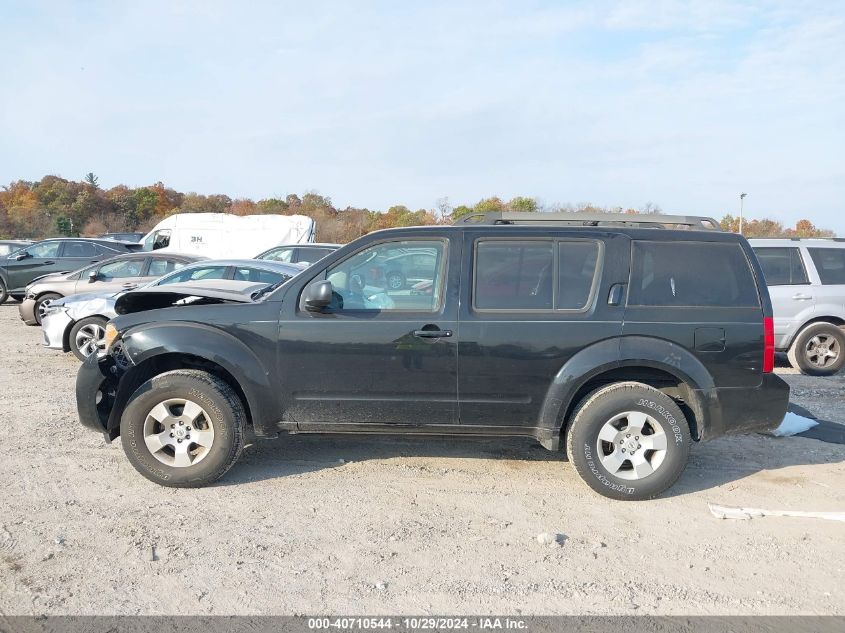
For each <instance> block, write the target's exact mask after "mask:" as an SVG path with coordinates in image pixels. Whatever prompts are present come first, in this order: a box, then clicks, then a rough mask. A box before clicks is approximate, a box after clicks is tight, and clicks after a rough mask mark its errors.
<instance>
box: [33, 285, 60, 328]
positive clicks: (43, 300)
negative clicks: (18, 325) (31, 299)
mask: <svg viewBox="0 0 845 633" xmlns="http://www.w3.org/2000/svg"><path fill="white" fill-rule="evenodd" d="M61 298H62V295H60V294H56V293H55V292H45V293H44V294H43V295H41V296H40V297H38V299H36V300H35V306H33V308H32V314H33V316H34V317H35V322H36V323H37V324H38V325H41V317H42V316H43V315H42V312H43V311H44V309H45V308H46V307H47V304H48V303H49V302H50V301H54V300H55V299H61Z"/></svg>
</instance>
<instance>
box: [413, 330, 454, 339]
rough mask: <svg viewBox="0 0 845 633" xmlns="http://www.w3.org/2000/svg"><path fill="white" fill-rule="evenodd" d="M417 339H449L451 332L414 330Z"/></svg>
mask: <svg viewBox="0 0 845 633" xmlns="http://www.w3.org/2000/svg"><path fill="white" fill-rule="evenodd" d="M414 336H416V337H417V338H449V337H450V336H452V330H414Z"/></svg>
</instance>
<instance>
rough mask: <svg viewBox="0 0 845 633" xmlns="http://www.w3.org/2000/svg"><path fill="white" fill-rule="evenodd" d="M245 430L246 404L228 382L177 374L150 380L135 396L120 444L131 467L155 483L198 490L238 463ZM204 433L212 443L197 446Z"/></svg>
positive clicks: (194, 373)
mask: <svg viewBox="0 0 845 633" xmlns="http://www.w3.org/2000/svg"><path fill="white" fill-rule="evenodd" d="M187 403H191V404H192V405H193V406H192V407H191V411H190V412H185V410H184V409H185V408H187ZM197 411H199V412H197ZM180 418H181V419H180ZM180 422H181V424H180ZM171 424H173V425H174V426H173V427H171V428H173V429H174V431H173V433H175V435H174V437H172V438H171V437H169V435H170V433H169V432H168V429H167V427H168V426H170V425H171ZM245 427H246V413H245V411H244V406H243V403H242V402H241V400H240V398H239V397H238V395H237V394H236V393H235V391H234V390H233V389H232V388H231V387H230V386H229V385H228V384H227V383H226V382H224V381H223V380H221V379H219V378H217V377H216V376H212V375H211V374H209V373H207V372H204V371H199V370H195V369H177V370H175V371H169V372H166V373H163V374H159V375H158V376H155V377H153V378H151V379H150V380H148V381H147V382H145V383H144V384H143V385H141V386H140V387H139V388H138V390H137V391H136V392H135V393H134V394H133V396H132V397H131V398H130V400H129V403H128V404H127V405H126V409H125V410H124V412H123V416H122V417H121V420H120V436H121V437H120V439H121V444H122V445H123V451H124V452H125V453H126V456H127V457H128V458H129V461H130V463H131V464H132V466H134V467H135V470H137V471H138V472H139V473H141V474H142V475H143V476H144V477H146V478H147V479H149V480H150V481H153V482H155V483H157V484H160V485H162V486H169V487H172V488H199V487H201V486H207V485H208V484H211V483H213V482H214V481H216V480H217V479H219V478H220V477H221V476H223V474H224V473H225V472H226V471H227V470H229V468H231V467H232V464H234V463H235V462H236V461H237V459H238V457H239V456H240V454H241V450H243V445H244V431H245ZM187 429H190V431H188V430H187ZM198 431H199V432H198ZM209 432H210V433H211V434H210V435H209ZM192 433H193V437H191V434H192ZM179 434H182V436H183V438H184V439H183V441H182V442H178V440H179V439H180V438H179V437H178V435H179ZM201 434H202V435H203V437H204V438H205V442H207V444H206V443H204V442H197V440H199V439H200V435H201ZM145 436H146V437H148V438H156V439H148V440H145ZM157 440H158V442H157V443H156V441H157ZM148 442H149V444H148ZM177 442H178V443H177ZM149 446H160V447H161V448H159V449H158V450H155V451H153V450H151V448H149ZM179 462H183V463H182V464H180V463H179Z"/></svg>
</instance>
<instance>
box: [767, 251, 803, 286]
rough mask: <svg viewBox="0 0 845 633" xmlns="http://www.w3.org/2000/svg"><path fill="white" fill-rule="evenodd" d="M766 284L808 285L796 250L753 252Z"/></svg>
mask: <svg viewBox="0 0 845 633" xmlns="http://www.w3.org/2000/svg"><path fill="white" fill-rule="evenodd" d="M754 252H755V253H756V254H757V259H758V260H759V261H760V266H761V267H762V268H763V274H764V275H765V277H766V284H767V285H769V286H798V285H801V284H808V283H810V282H809V280H808V279H807V271H806V270H804V262H803V261H801V252H800V251H799V250H798V249H797V248H757V249H755V250H754Z"/></svg>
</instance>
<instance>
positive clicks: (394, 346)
mask: <svg viewBox="0 0 845 633" xmlns="http://www.w3.org/2000/svg"><path fill="white" fill-rule="evenodd" d="M428 235H431V234H428ZM428 235H427V236H426V239H424V240H421V239H404V240H403V239H394V240H386V241H380V242H376V243H373V244H370V245H369V246H365V247H362V249H361V250H359V251H358V252H356V253H353V254H352V255H350V256H348V257H346V258H344V259H342V260H340V261H339V262H337V263H333V264H331V265H329V266H327V268H325V269H324V270H323V271H322V272H320V273H319V274H317V275H316V276H310V277H309V279H308V280H304V281H303V282H302V283H301V284H300V285H299V287H298V289H297V290H294V289H291V291H290V293H289V295H288V296H291V295H293V296H292V298H291V300H290V301H285V302H284V307H283V314H282V318H281V319H280V323H279V346H278V350H279V351H278V355H279V367H280V385H279V386H280V388H283V389H284V392H285V394H286V400H287V402H286V403H285V416H286V417H287V418H289V419H291V418H292V419H293V420H295V421H296V422H297V424H298V426H299V427H300V428H302V429H303V430H305V429H308V428H309V427H316V426H323V427H325V426H326V425H333V426H341V425H379V426H383V425H407V426H441V425H454V424H457V423H458V415H457V339H458V331H457V319H456V316H457V282H458V277H457V275H458V273H459V266H460V258H459V257H458V256H457V255H455V253H457V252H459V249H460V243H458V244H454V243H452V240H451V239H449V238H446V237H440V236H433V237H429V236H428ZM409 245H410V246H420V247H427V248H430V249H431V250H432V252H433V253H435V257H436V264H435V265H434V266H433V268H432V270H431V273H430V275H429V276H430V277H431V278H430V279H428V281H429V282H430V283H429V284H428V285H427V287H426V288H424V289H422V290H414V289H412V288H409V287H404V288H401V289H390V288H388V287H386V283H385V279H384V276H383V275H381V274H379V273H380V270H381V269H380V265H381V261H382V260H383V258H384V256H385V255H386V254H387V253H388V252H389V251H390V250H391V249H394V248H397V247H407V246H409ZM456 249H457V250H456ZM321 280H328V281H330V282H331V283H332V287H333V290H334V292H333V297H334V298H333V300H332V302H331V304H330V305H328V306H326V307H324V308H322V309H319V310H318V311H314V310H313V309H310V310H309V309H308V308H306V306H305V303H304V299H303V295H304V294H305V292H306V290H307V288H308V286H309V285H310V284H312V283H314V282H318V281H321Z"/></svg>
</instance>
